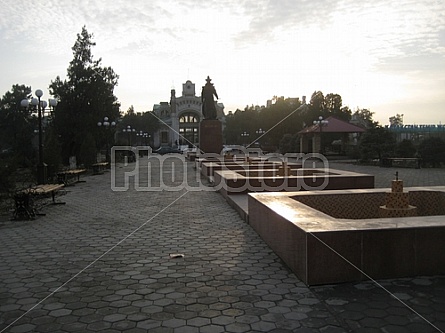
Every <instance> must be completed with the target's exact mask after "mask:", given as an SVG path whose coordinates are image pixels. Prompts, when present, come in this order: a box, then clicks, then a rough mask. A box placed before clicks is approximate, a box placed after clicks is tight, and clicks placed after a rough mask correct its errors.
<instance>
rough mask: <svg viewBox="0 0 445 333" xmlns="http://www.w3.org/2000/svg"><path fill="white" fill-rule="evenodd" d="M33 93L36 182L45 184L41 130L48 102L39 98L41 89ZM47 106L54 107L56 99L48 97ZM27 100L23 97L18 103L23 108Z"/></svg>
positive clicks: (26, 104)
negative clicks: (36, 130) (36, 155)
mask: <svg viewBox="0 0 445 333" xmlns="http://www.w3.org/2000/svg"><path fill="white" fill-rule="evenodd" d="M35 94H36V96H37V98H32V99H31V105H33V106H34V107H36V106H37V119H38V123H39V124H38V126H39V127H38V129H39V133H38V134H39V162H38V164H37V183H38V184H45V183H46V171H47V170H46V164H45V162H44V161H43V131H42V114H44V112H45V108H46V107H47V105H48V103H47V102H46V101H43V100H41V99H40V98H41V97H42V96H43V91H42V90H40V89H37V90H36V91H35ZM48 101H49V106H50V107H52V108H54V107H55V106H56V105H57V100H55V99H49V100H48ZM29 104H30V102H29V100H28V99H26V98H25V99H23V100H22V101H21V102H20V105H21V106H22V107H24V108H28V107H29Z"/></svg>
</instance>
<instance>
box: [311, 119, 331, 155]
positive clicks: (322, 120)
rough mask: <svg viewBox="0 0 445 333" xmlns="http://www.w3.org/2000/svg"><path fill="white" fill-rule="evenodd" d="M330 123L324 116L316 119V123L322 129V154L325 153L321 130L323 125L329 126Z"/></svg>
mask: <svg viewBox="0 0 445 333" xmlns="http://www.w3.org/2000/svg"><path fill="white" fill-rule="evenodd" d="M328 124H329V121H328V120H325V119H323V117H322V116H320V117H318V120H314V125H318V128H319V129H320V154H322V153H323V146H322V144H321V132H322V128H323V126H327V125H328Z"/></svg>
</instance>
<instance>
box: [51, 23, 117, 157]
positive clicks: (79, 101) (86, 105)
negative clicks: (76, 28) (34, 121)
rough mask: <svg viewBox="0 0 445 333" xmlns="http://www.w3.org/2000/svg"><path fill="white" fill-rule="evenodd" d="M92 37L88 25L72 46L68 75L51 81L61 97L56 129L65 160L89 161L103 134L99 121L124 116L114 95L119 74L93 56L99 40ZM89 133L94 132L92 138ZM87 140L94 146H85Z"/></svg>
mask: <svg viewBox="0 0 445 333" xmlns="http://www.w3.org/2000/svg"><path fill="white" fill-rule="evenodd" d="M92 38H93V35H92V34H89V33H88V31H87V29H86V27H85V26H84V27H83V28H82V32H81V33H80V34H78V35H77V40H76V42H75V43H74V46H73V47H72V50H73V55H74V58H73V60H72V61H71V62H70V63H69V66H68V70H67V79H66V80H61V78H60V77H59V76H58V77H57V78H56V79H55V80H54V81H52V82H51V85H50V92H51V94H52V95H53V96H55V97H56V98H57V99H58V100H59V101H60V102H59V104H58V105H57V109H56V112H55V129H56V131H57V133H58V136H59V138H60V140H61V144H62V155H63V159H64V163H67V161H68V158H69V157H70V156H76V158H77V161H78V162H79V163H86V162H87V161H88V162H89V161H90V160H91V149H96V148H95V147H96V144H95V142H96V141H98V140H99V138H100V131H98V128H97V122H98V121H101V120H102V119H103V118H104V117H108V118H109V119H110V121H115V120H117V119H118V118H119V117H120V112H119V107H120V104H119V102H118V100H117V98H116V96H115V95H114V88H115V87H116V86H117V81H118V78H119V77H118V75H117V74H116V73H115V72H114V71H113V69H112V68H111V67H101V59H99V60H94V59H93V54H92V47H93V46H95V45H96V44H95V43H94V42H93V41H92ZM87 134H89V135H91V137H90V138H89V139H88V140H86V139H85V138H86V137H87ZM85 144H88V145H92V147H82V145H85ZM81 152H84V156H82V154H81ZM85 152H88V153H85Z"/></svg>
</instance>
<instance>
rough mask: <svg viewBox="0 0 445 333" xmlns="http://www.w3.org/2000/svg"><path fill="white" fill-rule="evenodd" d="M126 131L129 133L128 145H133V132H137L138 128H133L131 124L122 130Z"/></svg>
mask: <svg viewBox="0 0 445 333" xmlns="http://www.w3.org/2000/svg"><path fill="white" fill-rule="evenodd" d="M122 132H124V133H128V145H129V146H131V133H135V132H136V130H135V129H134V128H131V126H130V125H128V126H127V127H126V128H124V129H123V130H122Z"/></svg>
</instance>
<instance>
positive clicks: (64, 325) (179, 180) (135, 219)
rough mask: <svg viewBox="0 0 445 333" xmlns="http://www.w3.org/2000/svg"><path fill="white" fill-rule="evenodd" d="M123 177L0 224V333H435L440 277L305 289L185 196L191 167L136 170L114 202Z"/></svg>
mask: <svg viewBox="0 0 445 333" xmlns="http://www.w3.org/2000/svg"><path fill="white" fill-rule="evenodd" d="M144 159H147V158H146V157H145V158H144ZM144 159H143V160H144ZM331 166H332V168H334V169H344V170H348V171H356V172H363V173H370V174H374V175H375V177H376V178H375V181H376V187H389V186H390V181H391V180H392V179H393V178H394V176H393V175H394V173H395V171H399V176H400V178H401V179H403V180H404V181H405V186H407V187H408V186H422V185H445V169H398V170H396V169H394V168H379V167H370V166H368V167H367V166H356V165H352V164H348V163H332V165H331ZM134 168H135V164H134V163H132V164H129V165H124V164H120V165H117V166H116V169H115V170H116V173H115V174H114V175H115V178H114V180H115V181H113V182H112V181H111V180H112V179H111V175H112V173H111V172H107V173H105V174H103V175H95V176H92V175H91V176H87V177H84V178H83V179H84V180H85V182H84V183H78V184H76V185H75V186H70V187H67V188H66V193H65V195H61V196H58V197H57V200H61V201H64V202H66V205H57V206H47V207H45V208H44V209H43V212H44V213H46V216H41V217H38V218H37V219H36V220H34V221H10V220H9V216H1V217H0V332H93V331H94V332H97V331H102V332H123V331H124V332H132V333H138V332H175V333H179V332H203V333H204V332H209V333H210V332H215V333H216V332H277V333H278V332H283V333H284V332H325V333H331V332H332V333H336V332H362V333H365V332H366V333H371V332H385V333H397V332H443V331H445V276H428V277H425V276H419V277H413V278H401V279H392V280H379V281H364V282H360V283H346V284H340V285H327V286H316V287H307V286H306V285H305V284H303V283H302V282H301V281H299V279H298V278H297V277H296V276H295V275H294V274H293V273H292V272H291V271H289V269H288V268H287V267H286V266H285V265H284V264H283V263H282V262H281V260H280V259H279V258H278V257H277V256H276V255H275V254H274V253H273V252H272V251H271V250H270V249H269V248H268V246H267V245H266V244H265V243H264V242H263V241H262V240H261V238H260V237H259V236H258V235H257V234H256V233H255V231H254V230H253V229H251V227H250V226H249V225H248V224H246V223H245V222H244V221H243V220H242V219H241V218H240V217H239V215H238V213H237V212H236V211H235V210H234V209H232V208H231V207H230V206H229V205H228V204H227V202H226V201H225V200H224V199H223V197H222V196H221V195H220V194H218V193H215V192H214V191H211V190H210V188H208V187H205V188H204V189H207V190H199V191H198V188H197V186H198V185H199V183H200V182H204V181H203V180H200V179H199V176H197V174H196V171H195V169H194V168H193V164H192V163H191V162H185V165H181V163H173V164H172V163H164V165H163V167H162V166H160V165H159V166H153V167H150V169H149V168H148V166H147V165H145V164H144V163H141V165H139V169H138V170H136V171H135V172H134V173H133V176H132V177H130V178H129V183H130V184H129V185H130V186H129V188H128V190H125V185H126V183H125V181H124V180H125V179H124V175H125V173H124V172H131V171H132V170H133V169H134ZM161 175H162V177H161ZM161 181H162V182H164V183H165V184H166V185H167V188H168V190H164V191H147V184H150V186H152V187H155V188H158V189H159V184H160V182H161ZM135 183H136V186H135ZM184 184H186V185H187V186H184ZM203 185H204V186H205V185H206V184H205V183H204V184H203ZM112 186H113V187H114V189H115V191H113V190H112ZM138 186H139V187H138ZM444 264H445V263H444Z"/></svg>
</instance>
